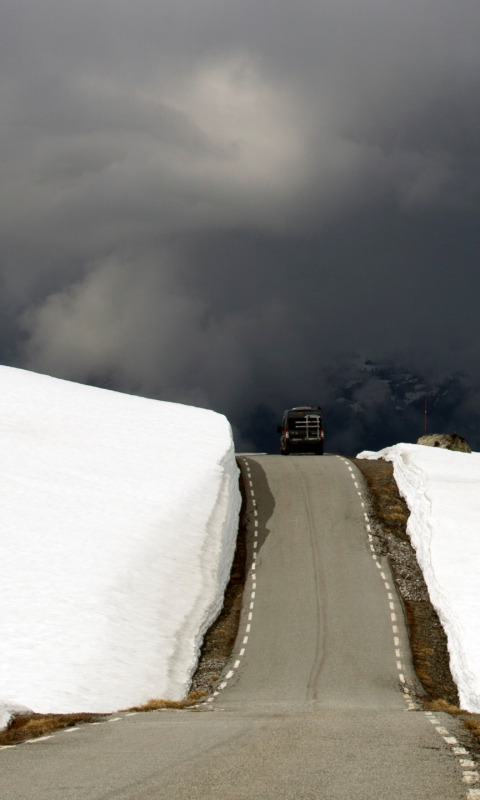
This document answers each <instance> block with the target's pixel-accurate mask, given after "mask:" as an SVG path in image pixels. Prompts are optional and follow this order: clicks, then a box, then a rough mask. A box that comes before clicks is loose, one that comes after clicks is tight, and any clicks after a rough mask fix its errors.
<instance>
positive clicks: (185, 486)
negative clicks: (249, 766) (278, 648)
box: [0, 367, 240, 723]
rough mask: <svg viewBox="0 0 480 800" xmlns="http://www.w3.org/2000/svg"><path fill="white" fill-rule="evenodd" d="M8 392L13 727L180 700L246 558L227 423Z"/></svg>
mask: <svg viewBox="0 0 480 800" xmlns="http://www.w3.org/2000/svg"><path fill="white" fill-rule="evenodd" d="M0 385H1V391H0V439H1V443H2V458H1V461H0V493H1V507H2V513H1V515H0V612H1V613H0V642H1V648H0V717H1V718H2V721H3V723H5V721H6V718H8V713H9V710H12V709H16V708H19V707H25V706H26V707H27V708H29V709H31V710H33V711H36V712H41V713H47V712H59V713H66V712H74V711H77V712H79V711H92V712H111V711H115V710H118V709H121V708H127V707H129V706H132V705H136V704H140V703H144V702H146V701H148V700H149V699H151V698H153V697H156V698H158V697H162V698H168V699H173V700H178V699H181V698H182V697H183V696H184V695H185V694H186V692H187V691H188V688H189V684H190V679H191V676H192V674H193V671H194V669H195V666H196V663H197V660H198V654H199V648H200V646H201V641H202V638H203V634H204V632H205V631H206V629H207V627H208V626H209V624H210V623H211V622H212V621H213V619H214V618H215V616H216V615H217V614H218V612H219V610H220V609H221V606H222V602H223V593H224V589H225V585H226V583H227V580H228V577H229V571H230V566H231V562H232V558H233V553H234V548H235V541H236V534H237V523H238V512H239V507H240V496H239V491H238V470H237V466H236V464H235V458H234V450H233V442H232V436H231V430H230V426H229V424H228V422H227V420H226V419H225V417H223V416H221V415H219V414H216V413H214V412H212V411H206V410H203V409H198V408H191V407H188V406H182V405H177V404H173V403H164V402H159V401H155V400H147V399H144V398H139V397H132V396H129V395H124V394H120V393H116V392H110V391H106V390H103V389H96V388H92V387H88V386H82V385H78V384H74V383H70V382H67V381H61V380H57V379H54V378H49V377H46V376H43V375H37V374H34V373H30V372H25V371H22V370H16V369H11V368H7V367H0ZM2 706H3V708H2Z"/></svg>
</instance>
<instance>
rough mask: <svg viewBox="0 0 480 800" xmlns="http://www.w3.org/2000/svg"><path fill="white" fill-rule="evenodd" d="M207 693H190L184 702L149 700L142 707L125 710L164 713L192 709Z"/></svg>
mask: <svg viewBox="0 0 480 800" xmlns="http://www.w3.org/2000/svg"><path fill="white" fill-rule="evenodd" d="M206 694H207V692H204V691H201V692H190V693H189V694H188V695H187V696H186V697H185V699H184V700H161V699H159V700H149V701H148V703H144V704H143V705H140V706H132V707H131V708H126V709H124V710H125V711H127V712H132V711H163V710H164V709H177V710H179V709H182V708H190V707H191V706H194V705H196V704H197V703H198V701H199V700H201V699H202V698H203V697H205V696H206Z"/></svg>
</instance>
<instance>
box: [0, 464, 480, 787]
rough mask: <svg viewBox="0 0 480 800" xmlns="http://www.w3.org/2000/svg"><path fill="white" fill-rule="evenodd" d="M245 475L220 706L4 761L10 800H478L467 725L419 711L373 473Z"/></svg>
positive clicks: (266, 471) (8, 754)
mask: <svg viewBox="0 0 480 800" xmlns="http://www.w3.org/2000/svg"><path fill="white" fill-rule="evenodd" d="M241 463H242V471H243V473H244V476H245V479H246V483H247V487H248V507H247V516H248V521H249V532H248V565H249V569H248V577H247V583H246V587H245V596H244V610H243V614H242V619H241V623H240V630H239V635H238V639H237V643H236V646H235V651H234V656H233V658H232V662H231V664H230V665H229V667H228V669H227V670H226V672H225V675H224V676H222V680H221V682H220V684H219V685H220V688H219V689H218V690H217V691H218V693H217V694H216V696H215V697H213V698H212V699H211V700H210V701H209V702H208V703H206V704H205V705H202V706H201V707H199V708H198V709H196V710H189V711H180V712H178V711H163V712H157V713H151V714H136V715H131V716H128V715H122V714H120V715H116V716H114V717H112V718H110V719H109V721H106V722H102V723H100V724H98V725H87V726H82V727H79V728H77V729H73V730H71V731H70V732H64V733H58V734H56V735H54V736H53V737H52V738H50V739H46V740H43V741H39V742H37V743H32V744H26V743H25V744H22V745H20V746H18V747H15V748H10V749H8V750H2V751H1V752H0V797H1V799H2V800H25V798H30V797H32V798H33V797H35V800H68V799H69V798H75V800H80V798H81V800H133V798H135V800H146V798H149V799H150V798H151V799H152V800H153V798H155V800H162V799H163V798H165V800H166V799H167V798H168V800H257V799H260V798H261V800H319V799H320V798H321V800H346V798H349V797H352V798H355V800H379V799H380V800H383V798H385V799H387V798H388V800H393V798H395V800H430V798H431V800H457V798H458V800H460V799H462V800H465V798H466V797H467V796H468V794H467V792H468V787H467V786H466V784H465V783H464V782H463V781H464V780H465V777H466V774H467V775H468V758H467V755H466V754H463V756H461V755H460V756H459V752H460V751H457V753H456V754H455V752H454V751H455V747H456V746H457V747H458V746H459V744H458V743H455V742H453V744H452V741H450V742H448V741H446V740H448V739H449V736H452V735H453V736H455V735H456V736H458V731H456V730H455V729H454V728H453V726H454V723H453V722H452V721H451V719H450V718H449V717H446V716H445V715H441V714H440V715H436V718H432V717H429V716H428V715H426V714H425V713H424V712H423V711H421V710H420V709H418V708H416V707H414V703H413V701H412V696H413V695H412V694H411V690H414V689H415V676H414V673H413V670H412V666H411V661H410V656H409V650H408V647H407V633H406V629H405V624H404V621H403V613H402V608H401V604H400V601H399V599H398V596H397V594H396V592H395V590H394V587H393V582H392V581H391V578H390V573H389V570H388V564H387V563H386V562H384V561H383V560H382V558H381V555H379V554H376V553H375V552H374V545H373V544H372V543H371V542H370V540H369V538H368V528H367V525H368V519H366V517H365V508H364V507H363V506H362V485H363V484H362V479H361V477H360V475H359V474H358V473H357V472H356V471H355V469H354V468H353V467H352V466H350V465H349V464H348V462H346V461H345V460H343V459H340V458H337V457H333V456H332V457H330V456H324V457H323V458H320V457H314V456H312V457H308V456H298V457H294V456H292V457H289V458H281V457H280V456H245V457H244V458H243V459H241ZM442 725H443V726H445V729H444V731H443V734H442V730H441V729H442ZM437 728H438V729H439V730H437ZM460 758H463V766H462V762H461V761H460ZM462 773H463V780H462ZM470 796H472V797H473V796H474V795H473V794H472V795H470Z"/></svg>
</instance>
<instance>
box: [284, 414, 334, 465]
mask: <svg viewBox="0 0 480 800" xmlns="http://www.w3.org/2000/svg"><path fill="white" fill-rule="evenodd" d="M277 430H278V433H279V434H280V453H281V455H282V456H288V455H289V454H290V453H314V454H315V455H317V456H323V444H324V440H325V433H324V430H323V420H322V409H321V408H320V406H318V407H317V408H310V406H298V407H297V408H289V409H287V411H284V412H283V417H282V424H281V425H279V427H278V429H277Z"/></svg>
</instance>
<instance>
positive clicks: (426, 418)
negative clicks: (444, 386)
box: [425, 397, 428, 436]
mask: <svg viewBox="0 0 480 800" xmlns="http://www.w3.org/2000/svg"><path fill="white" fill-rule="evenodd" d="M427 430H428V398H427V397H426V398H425V436H426V435H427Z"/></svg>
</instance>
